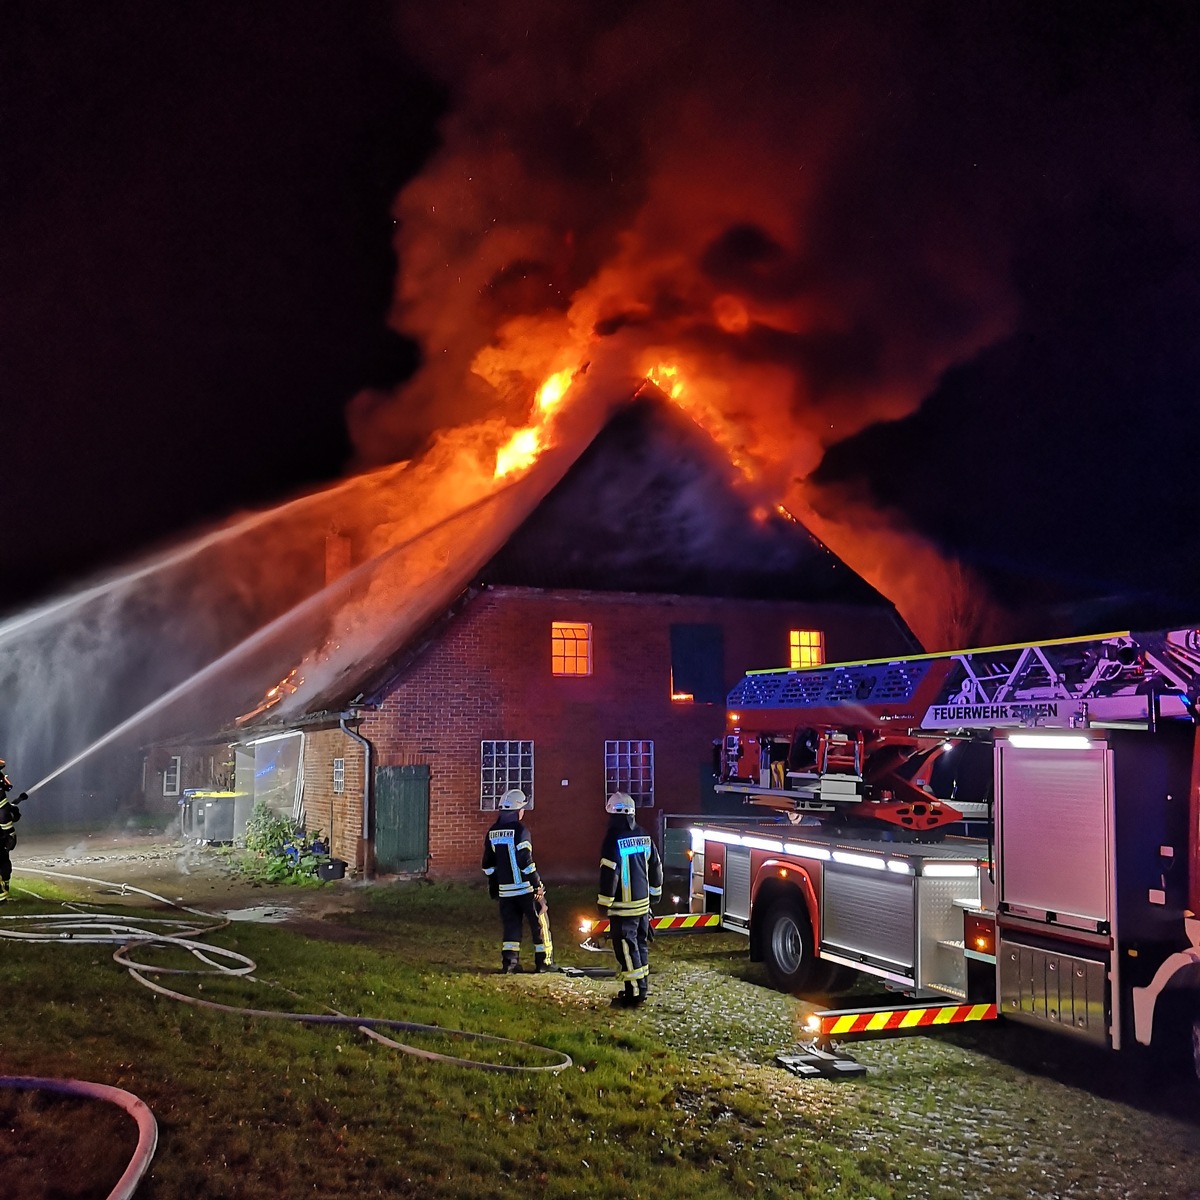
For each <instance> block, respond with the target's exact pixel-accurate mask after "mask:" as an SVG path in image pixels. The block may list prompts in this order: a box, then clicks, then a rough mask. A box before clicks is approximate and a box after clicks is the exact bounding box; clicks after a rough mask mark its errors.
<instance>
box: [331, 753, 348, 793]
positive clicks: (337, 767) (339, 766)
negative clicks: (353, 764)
mask: <svg viewBox="0 0 1200 1200" xmlns="http://www.w3.org/2000/svg"><path fill="white" fill-rule="evenodd" d="M333 790H334V794H335V795H340V794H341V793H342V792H344V791H345V790H346V760H345V759H344V758H335V759H334V760H333Z"/></svg>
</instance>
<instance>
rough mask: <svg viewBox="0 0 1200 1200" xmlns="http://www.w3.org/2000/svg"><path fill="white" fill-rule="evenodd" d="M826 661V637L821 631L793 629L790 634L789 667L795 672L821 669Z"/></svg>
mask: <svg viewBox="0 0 1200 1200" xmlns="http://www.w3.org/2000/svg"><path fill="white" fill-rule="evenodd" d="M824 661H825V635H824V634H823V633H822V632H821V631H820V630H819V629H793V630H791V631H790V632H789V633H788V666H789V667H790V668H791V669H792V670H793V671H798V670H801V669H802V668H804V667H819V666H821V664H822V663H823V662H824Z"/></svg>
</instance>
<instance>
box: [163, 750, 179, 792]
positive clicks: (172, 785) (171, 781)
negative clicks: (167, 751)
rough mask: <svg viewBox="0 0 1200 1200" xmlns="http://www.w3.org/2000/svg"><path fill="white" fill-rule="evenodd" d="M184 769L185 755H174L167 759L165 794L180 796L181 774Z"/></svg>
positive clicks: (164, 779)
mask: <svg viewBox="0 0 1200 1200" xmlns="http://www.w3.org/2000/svg"><path fill="white" fill-rule="evenodd" d="M182 770H183V757H182V755H179V754H174V755H172V756H171V757H170V758H169V759H167V765H166V768H165V769H164V770H163V795H164V796H178V795H179V776H180V774H181V773H182Z"/></svg>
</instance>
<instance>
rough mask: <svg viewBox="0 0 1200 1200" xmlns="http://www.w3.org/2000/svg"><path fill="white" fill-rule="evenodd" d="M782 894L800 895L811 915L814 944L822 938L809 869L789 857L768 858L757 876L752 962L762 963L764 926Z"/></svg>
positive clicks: (753, 896)
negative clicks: (791, 860) (773, 904)
mask: <svg viewBox="0 0 1200 1200" xmlns="http://www.w3.org/2000/svg"><path fill="white" fill-rule="evenodd" d="M780 896H799V897H800V900H801V902H802V904H803V905H804V911H805V912H806V913H807V914H808V923H809V927H810V928H811V930H812V935H813V944H814V946H817V945H819V944H820V941H821V924H820V905H819V904H818V903H817V892H816V887H815V886H814V884H813V880H812V876H811V875H810V874H809V872H808V871H807V870H806V869H805V868H804V867H801V866H798V865H797V864H796V863H794V862H789V861H787V860H786V859H778V858H770V859H767V860H766V861H765V862H764V863H763V864H762V866H761V867H760V868H759V871H758V874H757V875H756V876H755V880H754V887H753V890H752V892H751V903H750V961H751V962H762V958H763V941H762V938H763V925H764V919H765V915H766V912H767V910H768V909H769V908H770V907H771V904H772V903H773V902H774V901H775V900H776V899H777V898H778V897H780Z"/></svg>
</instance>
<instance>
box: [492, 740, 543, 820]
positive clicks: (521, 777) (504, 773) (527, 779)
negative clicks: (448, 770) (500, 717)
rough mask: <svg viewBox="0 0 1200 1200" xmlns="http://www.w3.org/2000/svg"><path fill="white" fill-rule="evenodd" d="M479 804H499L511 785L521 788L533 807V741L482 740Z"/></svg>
mask: <svg viewBox="0 0 1200 1200" xmlns="http://www.w3.org/2000/svg"><path fill="white" fill-rule="evenodd" d="M479 762H480V765H479V807H480V808H481V809H483V810H484V811H485V812H486V811H491V810H493V809H495V808H496V805H497V804H498V803H499V800H500V797H501V796H503V795H504V793H505V792H507V791H508V790H509V789H510V788H520V789H521V791H523V792H524V793H525V798H526V799H527V800H528V801H529V807H530V808H532V807H533V742H531V741H530V742H520V741H517V742H506V741H494V742H481V743H480V756H479Z"/></svg>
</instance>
